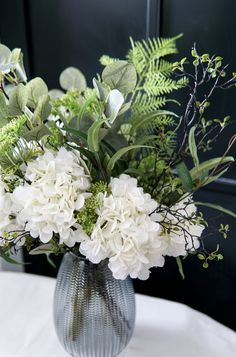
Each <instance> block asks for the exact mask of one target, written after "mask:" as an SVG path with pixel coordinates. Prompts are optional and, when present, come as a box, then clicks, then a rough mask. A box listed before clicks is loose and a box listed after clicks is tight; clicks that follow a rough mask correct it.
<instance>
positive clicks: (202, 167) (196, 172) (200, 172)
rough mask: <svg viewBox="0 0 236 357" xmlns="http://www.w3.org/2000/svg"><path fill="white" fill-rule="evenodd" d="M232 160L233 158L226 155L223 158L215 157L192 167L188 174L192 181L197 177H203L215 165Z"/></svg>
mask: <svg viewBox="0 0 236 357" xmlns="http://www.w3.org/2000/svg"><path fill="white" fill-rule="evenodd" d="M233 161H234V158H233V157H232V156H226V157H224V158H222V157H216V158H214V159H210V160H207V161H204V162H202V163H201V164H199V165H198V166H197V167H194V168H193V169H192V170H190V175H191V177H192V180H193V181H195V180H197V179H201V178H205V177H206V176H207V175H208V172H209V171H210V170H212V169H214V168H215V167H217V166H219V165H221V164H225V163H230V162H233Z"/></svg>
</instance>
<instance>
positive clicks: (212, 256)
mask: <svg viewBox="0 0 236 357" xmlns="http://www.w3.org/2000/svg"><path fill="white" fill-rule="evenodd" d="M197 258H198V259H199V260H200V261H201V262H202V267H203V268H205V269H207V268H208V267H209V263H210V262H211V261H213V260H216V261H220V260H222V259H224V257H223V255H222V254H221V253H219V245H217V247H216V250H214V251H213V252H210V253H208V252H206V251H203V252H200V253H198V254H197Z"/></svg>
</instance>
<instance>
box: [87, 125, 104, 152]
mask: <svg viewBox="0 0 236 357" xmlns="http://www.w3.org/2000/svg"><path fill="white" fill-rule="evenodd" d="M104 122H105V120H104V119H99V120H97V121H95V122H94V123H93V124H92V126H91V127H90V128H89V130H88V147H89V150H90V151H93V152H98V151H99V141H100V140H99V139H100V136H99V132H100V129H101V127H102V125H103V124H104Z"/></svg>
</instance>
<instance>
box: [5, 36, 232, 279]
mask: <svg viewBox="0 0 236 357" xmlns="http://www.w3.org/2000/svg"><path fill="white" fill-rule="evenodd" d="M177 38H178V37H175V38H169V39H149V40H147V41H133V40H132V39H131V49H130V50H129V52H128V54H127V57H126V59H124V60H119V59H116V58H111V57H109V56H106V55H104V56H102V57H101V59H100V62H101V64H102V65H103V66H104V69H103V71H102V74H101V75H97V77H96V78H94V79H93V88H89V87H87V83H86V79H85V77H84V76H83V74H82V73H81V72H80V71H79V70H78V69H76V68H74V67H70V68H67V69H66V70H64V71H63V72H62V74H61V75H60V85H61V87H62V90H59V89H58V90H56V89H54V90H51V91H48V88H47V85H46V83H45V82H44V81H43V80H42V79H41V78H39V77H36V78H34V79H32V80H30V81H27V77H26V74H25V70H24V66H23V55H22V52H21V50H20V49H14V50H13V51H11V50H10V49H9V48H7V47H6V46H4V45H2V44H1V45H0V84H1V85H0V170H1V183H0V217H1V219H0V254H1V256H2V257H3V258H5V259H7V260H8V261H12V258H11V256H10V254H11V252H15V251H17V250H18V249H20V248H22V247H25V249H26V250H28V251H29V254H42V253H43V254H46V255H47V257H48V259H49V260H50V258H49V255H50V254H51V253H54V254H64V253H65V252H67V251H72V252H74V253H75V254H82V255H83V256H85V257H86V258H87V259H89V260H90V261H91V262H93V263H95V264H97V263H99V262H100V261H102V260H104V259H108V261H109V263H108V266H109V268H110V269H111V271H112V273H113V276H114V277H115V278H117V279H125V278H126V277H127V276H128V275H129V276H131V277H132V278H137V277H138V278H140V279H147V278H148V276H149V273H150V268H151V267H154V266H158V267H162V266H163V265H164V262H165V256H172V257H175V258H176V259H177V263H178V266H179V269H180V272H181V273H183V272H182V267H181V257H182V258H183V257H186V256H187V255H189V254H193V255H196V257H197V258H198V259H200V260H201V261H202V262H203V266H204V267H207V266H208V263H209V261H210V260H213V259H216V260H221V259H222V258H223V256H222V255H221V254H220V253H219V251H218V247H217V249H216V250H215V251H214V252H208V251H207V250H206V249H205V246H204V234H203V231H204V228H205V227H206V226H207V225H208V223H207V219H206V218H205V217H204V215H203V214H202V213H201V212H200V211H199V210H198V209H197V208H198V206H200V205H206V206H208V207H211V208H212V209H218V210H220V211H223V212H224V213H227V214H230V215H232V216H234V217H236V215H235V214H234V213H233V212H231V211H228V210H227V209H225V208H223V207H220V206H218V205H214V204H212V203H203V202H195V201H194V198H193V195H194V193H195V192H196V191H197V190H199V189H201V188H202V187H203V186H205V185H207V184H210V183H211V182H213V181H215V180H217V179H218V178H219V177H220V176H221V175H223V174H224V173H225V172H226V171H227V169H228V168H229V166H230V164H231V163H232V162H233V161H234V158H233V157H231V156H227V155H228V152H229V150H230V148H231V147H232V145H233V143H234V141H235V140H236V136H235V135H234V136H232V138H231V139H230V141H229V144H228V147H227V148H226V150H225V151H224V152H223V153H222V156H221V157H214V156H213V157H212V158H211V159H209V160H207V161H204V162H200V159H199V153H201V152H206V151H210V150H212V148H213V147H214V144H215V143H216V141H217V139H218V137H219V135H220V134H221V132H222V131H223V130H224V128H225V127H226V126H227V125H228V124H229V122H230V119H229V117H225V118H223V119H210V118H207V114H206V112H207V108H208V107H209V105H210V100H211V97H212V95H213V94H214V91H215V90H217V89H228V88H230V87H233V86H235V84H236V75H235V74H234V73H233V74H232V76H228V73H227V69H228V68H227V66H225V65H224V64H223V59H222V58H221V57H219V56H210V55H209V54H203V55H200V54H198V52H197V50H196V48H195V47H194V48H193V49H192V51H191V58H192V59H187V58H183V59H181V60H179V61H177V62H171V61H170V60H169V59H168V55H174V54H176V53H177V48H176V40H177ZM191 67H192V69H193V71H192V70H191ZM227 76H228V77H227ZM179 90H185V91H186V90H189V99H188V101H187V103H181V105H180V103H178V102H177V100H176V99H174V93H175V92H176V91H179ZM170 108H174V109H172V110H170ZM219 231H220V232H221V233H222V234H223V235H224V237H225V236H227V231H228V225H223V224H221V225H220V227H219ZM50 261H51V260H50Z"/></svg>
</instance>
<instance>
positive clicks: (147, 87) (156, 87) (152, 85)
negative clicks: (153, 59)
mask: <svg viewBox="0 0 236 357" xmlns="http://www.w3.org/2000/svg"><path fill="white" fill-rule="evenodd" d="M187 83H188V80H187V78H185V77H183V78H181V79H179V80H178V81H176V80H174V79H171V78H168V77H166V76H165V75H164V74H162V73H161V72H156V73H153V74H152V75H148V76H147V78H146V80H145V82H144V84H143V90H144V91H145V92H146V93H147V94H148V95H149V96H159V95H164V94H169V93H171V92H173V91H174V90H177V89H179V88H183V87H185V86H186V84H187Z"/></svg>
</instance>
